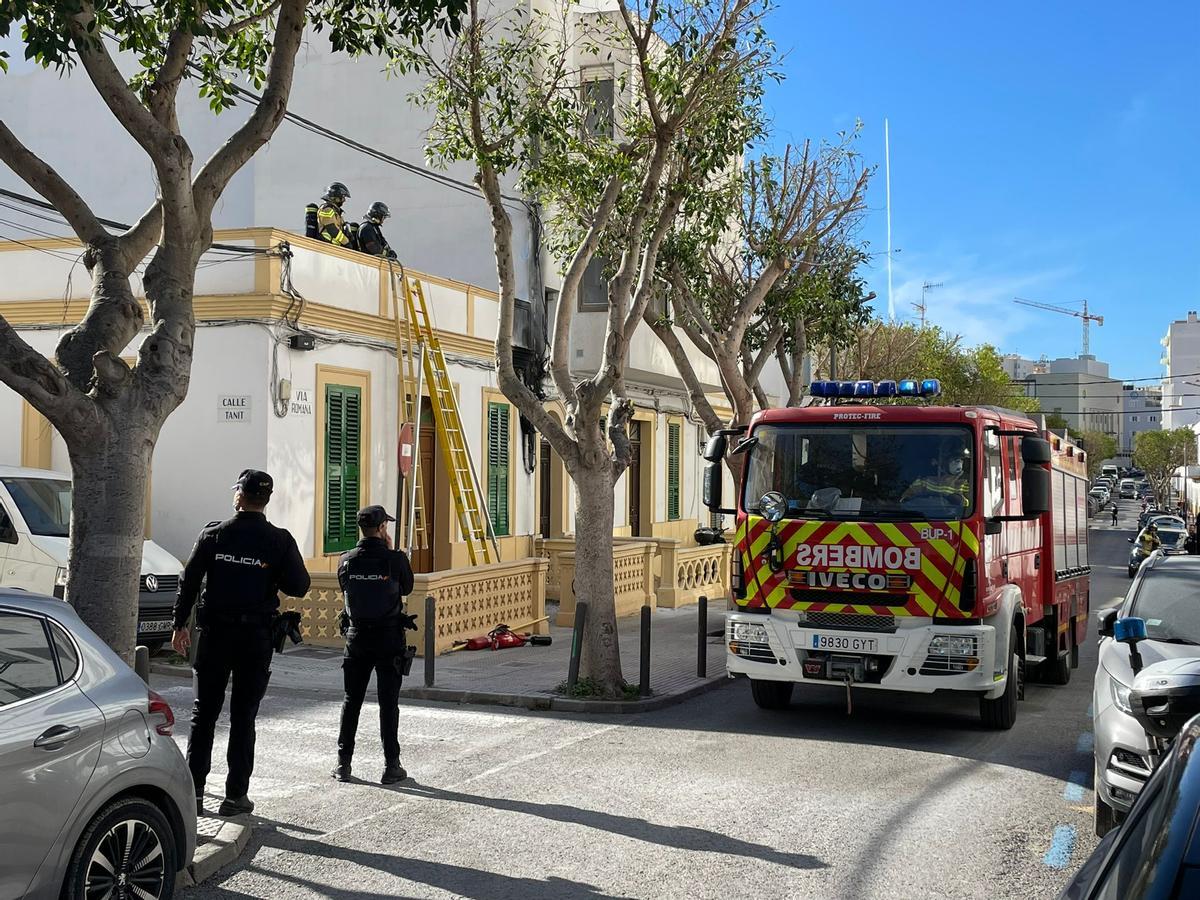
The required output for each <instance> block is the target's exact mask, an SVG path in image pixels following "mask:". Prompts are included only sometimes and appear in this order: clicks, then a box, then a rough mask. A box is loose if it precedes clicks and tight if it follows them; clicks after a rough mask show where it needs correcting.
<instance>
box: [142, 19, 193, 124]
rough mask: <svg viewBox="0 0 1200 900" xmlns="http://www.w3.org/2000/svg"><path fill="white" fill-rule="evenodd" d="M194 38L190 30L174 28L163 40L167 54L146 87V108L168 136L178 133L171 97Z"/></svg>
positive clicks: (185, 70) (184, 68) (177, 122)
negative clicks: (147, 87) (169, 133)
mask: <svg viewBox="0 0 1200 900" xmlns="http://www.w3.org/2000/svg"><path fill="white" fill-rule="evenodd" d="M193 42H194V38H193V36H192V33H191V31H189V30H187V29H184V28H176V29H175V30H173V31H172V32H171V36H170V37H169V38H168V39H167V51H166V55H165V56H164V58H163V64H162V66H160V67H159V70H158V73H157V74H156V75H155V76H154V82H153V84H151V85H150V89H149V92H148V93H149V99H148V101H147V104H146V105H147V106H148V107H149V109H150V114H151V115H152V116H154V118H155V120H157V121H158V123H159V124H160V125H162V126H163V127H164V128H166V129H167V130H168V131H169V132H171V134H179V117H178V115H177V114H176V108H175V98H176V97H177V96H178V95H179V85H180V84H181V83H182V82H183V76H184V73H186V72H187V65H188V59H189V58H190V57H191V54H192V44H193Z"/></svg>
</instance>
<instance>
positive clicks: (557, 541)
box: [538, 538, 575, 601]
mask: <svg viewBox="0 0 1200 900" xmlns="http://www.w3.org/2000/svg"><path fill="white" fill-rule="evenodd" d="M574 552H575V539H574V538H543V539H542V540H540V541H538V554H539V555H540V556H541V557H542V559H545V560H549V562H550V567H549V568H548V569H547V570H546V599H547V600H552V601H558V600H559V599H560V598H561V591H562V578H561V576H560V573H559V566H558V560H559V557H560V556H561V555H562V554H564V553H574Z"/></svg>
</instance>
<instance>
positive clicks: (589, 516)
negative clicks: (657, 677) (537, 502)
mask: <svg viewBox="0 0 1200 900" xmlns="http://www.w3.org/2000/svg"><path fill="white" fill-rule="evenodd" d="M598 462H599V464H598V465H595V466H589V465H587V463H586V462H584V461H582V460H581V463H580V465H579V466H578V468H577V470H576V472H575V473H574V480H575V489H576V507H575V599H576V601H577V602H578V601H586V602H587V605H588V613H587V616H588V618H587V627H586V629H585V631H584V637H583V651H582V659H581V670H582V672H583V675H584V677H586V678H590V679H592V681H593V682H594V683H595V685H596V687H597V689H598V690H599V691H600V693H601V694H602V695H603V696H606V697H620V696H621V693H622V688H623V687H624V685H625V677H624V675H622V673H621V649H620V646H619V645H618V643H617V606H616V596H615V588H616V585H615V582H614V580H613V472H612V463H611V462H610V461H609V460H608V459H607V458H605V459H603V460H600V461H598Z"/></svg>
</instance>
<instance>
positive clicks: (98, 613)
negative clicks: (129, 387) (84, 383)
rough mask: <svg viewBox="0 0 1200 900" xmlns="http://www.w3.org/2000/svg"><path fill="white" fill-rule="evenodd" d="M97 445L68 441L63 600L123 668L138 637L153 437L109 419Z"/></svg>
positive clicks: (127, 421) (125, 421)
mask: <svg viewBox="0 0 1200 900" xmlns="http://www.w3.org/2000/svg"><path fill="white" fill-rule="evenodd" d="M108 421H109V428H108V429H107V433H106V434H104V435H103V436H102V437H101V439H99V440H89V441H82V442H81V441H73V440H70V439H68V448H69V450H70V454H71V469H72V472H73V473H74V487H73V496H72V502H71V538H70V558H69V561H68V564H67V593H66V598H67V602H69V603H70V604H71V605H72V606H73V607H75V610H76V612H78V613H79V616H80V618H82V619H83V621H84V622H86V623H87V625H88V627H90V628H91V629H92V630H93V631H94V632H96V634H97V635H98V636H99V637H100V638H101V640H103V641H104V642H105V643H106V644H108V646H110V647H112V648H113V650H115V651H116V652H117V653H118V654H119V655H120V656H121V657H122V658H123V659H124V660H125V661H126V662H127V663H129V664H130V665H132V664H133V648H134V645H135V643H136V637H137V610H138V579H139V576H140V574H141V569H142V542H143V540H144V537H145V515H146V512H145V510H146V477H147V472H148V471H149V468H150V458H151V455H152V454H153V451H154V437H155V433H156V431H157V430H156V429H155V430H154V432H152V431H151V429H149V428H147V427H146V426H145V425H144V424H142V425H139V424H137V422H136V416H128V417H112V418H110V419H109V420H108Z"/></svg>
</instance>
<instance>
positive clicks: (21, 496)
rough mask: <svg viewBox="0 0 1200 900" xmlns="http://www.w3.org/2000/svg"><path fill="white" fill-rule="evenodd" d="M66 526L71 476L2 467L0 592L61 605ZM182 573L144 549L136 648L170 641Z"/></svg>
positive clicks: (152, 547) (151, 546) (165, 557)
mask: <svg viewBox="0 0 1200 900" xmlns="http://www.w3.org/2000/svg"><path fill="white" fill-rule="evenodd" d="M70 522H71V476H70V475H67V474H65V473H63V472H51V471H48V470H45V469H22V468H16V467H12V466H0V587H15V588H22V589H24V590H26V591H30V592H31V593H35V594H49V595H52V596H55V597H58V598H60V599H61V598H62V596H63V591H64V589H65V587H66V584H67V539H68V534H69V530H70ZM182 573H183V564H182V563H180V562H179V560H177V559H176V558H175V557H174V556H172V555H171V554H170V553H168V552H167V551H166V550H164V549H163V548H162V547H160V546H159V545H158V544H156V543H154V542H153V541H146V542H145V543H144V544H143V546H142V577H141V584H140V589H139V593H138V643H140V644H145V645H147V646H148V647H150V648H151V649H155V648H157V647H159V646H161V645H162V643H163V642H164V641H166V640H167V639H168V638H169V637H170V634H171V612H172V608H173V607H174V605H175V595H176V593H177V592H178V590H179V577H180V575H181V574H182Z"/></svg>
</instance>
